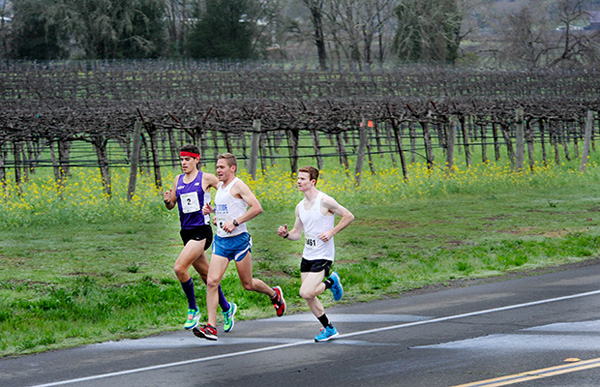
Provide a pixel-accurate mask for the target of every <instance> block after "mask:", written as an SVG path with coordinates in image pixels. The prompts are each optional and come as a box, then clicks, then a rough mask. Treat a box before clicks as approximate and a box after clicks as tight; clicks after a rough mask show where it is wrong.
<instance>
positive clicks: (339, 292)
mask: <svg viewBox="0 0 600 387" xmlns="http://www.w3.org/2000/svg"><path fill="white" fill-rule="evenodd" d="M329 278H330V279H331V280H332V281H333V285H331V292H332V293H333V299H334V300H336V301H339V300H341V299H342V296H343V295H344V288H343V287H342V283H341V282H340V276H339V275H338V273H337V272H335V271H334V272H333V273H331V275H330V276H329Z"/></svg>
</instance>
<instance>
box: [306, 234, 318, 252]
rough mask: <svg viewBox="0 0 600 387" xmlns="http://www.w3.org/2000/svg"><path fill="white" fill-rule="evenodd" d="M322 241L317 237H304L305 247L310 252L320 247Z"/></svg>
mask: <svg viewBox="0 0 600 387" xmlns="http://www.w3.org/2000/svg"><path fill="white" fill-rule="evenodd" d="M319 241H320V239H319V238H317V237H316V236H315V235H305V237H304V247H305V248H307V249H309V250H315V249H316V248H317V246H318V243H319Z"/></svg>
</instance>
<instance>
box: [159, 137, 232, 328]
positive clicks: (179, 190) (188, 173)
mask: <svg viewBox="0 0 600 387" xmlns="http://www.w3.org/2000/svg"><path fill="white" fill-rule="evenodd" d="M180 159H181V167H182V169H183V172H184V173H183V174H181V175H179V176H177V177H176V178H175V181H174V182H173V187H172V188H171V189H170V190H169V191H167V192H165V193H164V202H165V206H166V207H167V209H169V210H171V209H173V208H174V207H175V205H177V207H178V209H179V220H180V223H181V231H180V235H181V240H182V241H183V245H184V247H183V250H182V251H181V253H180V254H179V257H178V258H177V260H176V261H175V266H174V270H175V274H176V275H177V279H178V280H179V282H180V283H181V287H182V289H183V292H184V293H185V295H186V298H187V301H188V315H187V319H186V322H185V324H184V328H185V329H193V328H195V327H196V326H197V325H198V321H199V319H200V311H199V309H198V306H197V304H196V294H195V290H194V281H193V280H192V277H191V276H190V275H189V274H188V270H189V268H190V266H194V269H196V271H197V272H198V273H199V274H200V277H201V278H202V281H203V282H204V283H206V278H207V275H208V258H207V257H206V250H207V249H208V248H209V247H210V245H211V242H212V239H213V232H212V228H211V226H210V224H209V221H210V217H209V216H208V215H204V214H203V213H202V207H204V204H205V203H210V200H211V197H210V188H211V187H214V188H216V186H217V183H218V179H217V178H216V176H215V175H212V174H210V173H203V172H201V171H199V170H198V162H199V161H200V153H199V150H198V147H196V146H194V145H185V146H183V147H182V148H181V152H180ZM218 294H219V305H220V306H221V310H223V317H224V321H225V323H224V329H225V331H226V332H228V331H230V330H231V329H232V328H233V325H234V319H233V318H234V315H235V313H236V311H237V305H236V304H235V303H233V302H231V303H229V302H227V299H226V298H225V295H223V292H222V291H221V288H220V287H219V289H218Z"/></svg>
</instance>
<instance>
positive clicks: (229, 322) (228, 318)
mask: <svg viewBox="0 0 600 387" xmlns="http://www.w3.org/2000/svg"><path fill="white" fill-rule="evenodd" d="M235 312H237V305H236V304H235V303H234V302H230V303H229V310H228V311H227V312H222V313H223V320H225V322H224V323H223V330H224V331H225V332H229V331H230V330H232V329H233V325H234V324H235V321H233V316H235Z"/></svg>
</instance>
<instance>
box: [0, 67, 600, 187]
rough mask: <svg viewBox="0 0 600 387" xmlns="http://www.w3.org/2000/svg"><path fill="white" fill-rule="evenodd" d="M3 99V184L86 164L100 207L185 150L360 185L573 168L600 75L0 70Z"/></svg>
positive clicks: (598, 100) (593, 124) (590, 125)
mask: <svg viewBox="0 0 600 387" xmlns="http://www.w3.org/2000/svg"><path fill="white" fill-rule="evenodd" d="M0 89H1V94H0V101H1V104H2V108H1V109H0V181H4V180H5V179H6V177H7V171H8V170H13V171H14V176H15V179H16V182H17V184H20V182H21V181H23V180H26V179H27V178H28V174H29V173H31V172H32V171H35V169H36V168H40V167H51V168H53V169H54V175H55V178H56V180H57V181H62V180H63V179H64V178H65V177H66V176H67V175H68V174H69V169H70V168H71V167H74V166H89V167H92V166H93V167H97V168H99V169H100V171H101V175H102V179H103V182H104V185H105V188H106V192H107V194H109V195H110V186H111V184H110V169H111V167H114V166H131V165H132V164H133V165H134V166H135V168H136V169H137V168H140V169H145V170H147V171H148V172H150V171H151V173H153V174H154V178H155V182H156V185H157V186H161V185H162V184H163V183H162V178H161V168H163V167H173V166H177V164H178V154H177V149H178V148H179V147H180V146H181V145H183V144H185V143H190V142H192V143H195V144H197V145H199V147H200V148H201V151H202V153H203V162H204V163H207V164H208V163H211V162H213V161H214V160H215V159H216V155H217V154H218V153H221V152H224V151H229V152H232V153H234V154H236V155H237V156H238V157H239V158H240V159H241V160H243V161H244V162H245V163H246V167H247V168H248V170H249V171H250V172H251V173H252V174H253V175H254V174H255V173H256V171H257V169H258V168H262V169H265V168H266V167H267V166H268V165H270V164H273V163H274V162H275V161H276V160H277V159H280V158H282V159H288V160H289V162H290V171H291V172H295V171H296V170H297V168H298V167H299V166H300V165H299V161H300V160H302V161H303V162H304V163H307V164H308V163H310V164H315V165H316V166H318V167H322V166H323V163H324V159H326V158H331V159H334V160H336V162H338V161H339V163H341V164H342V165H343V166H345V167H346V169H348V168H349V165H350V163H349V158H350V159H352V160H354V163H353V168H354V170H352V172H353V173H356V176H360V174H361V173H362V171H363V168H364V167H363V165H367V166H368V167H369V168H371V170H372V171H373V169H374V168H375V166H374V165H375V163H374V162H373V158H374V157H375V156H379V157H386V158H387V160H389V162H390V163H393V164H394V165H397V166H399V167H401V168H402V170H403V173H404V178H405V179H410V176H408V175H407V173H406V170H407V169H406V164H407V163H414V162H415V158H422V159H423V160H424V161H426V163H427V165H428V166H429V167H433V166H434V165H437V166H441V167H447V166H448V165H451V164H452V162H453V160H454V157H456V154H455V153H454V148H458V149H460V151H461V154H462V156H461V157H464V160H465V163H466V165H467V166H468V165H471V163H473V162H486V161H488V160H498V159H500V158H501V157H508V158H509V159H510V160H511V165H512V166H513V168H514V169H520V168H524V167H527V166H524V162H525V161H524V155H525V154H527V155H528V164H529V165H528V167H529V168H533V167H534V164H535V157H537V156H535V155H534V149H535V150H536V154H537V155H540V156H539V157H541V160H540V161H541V162H543V163H552V162H560V160H561V159H563V158H564V159H567V160H571V159H576V158H579V157H582V155H585V152H587V150H588V149H590V146H588V148H587V149H586V148H585V147H584V151H583V152H582V151H581V149H582V146H583V144H584V140H587V142H588V144H591V149H592V150H593V149H594V133H598V129H599V128H598V120H596V119H595V116H596V115H597V112H598V111H599V110H600V74H598V73H597V72H576V71H573V72H565V71H560V72H559V71H544V72H495V71H494V72H492V71H489V72H486V71H475V70H465V69H462V70H457V69H448V68H434V67H418V68H415V67H408V68H398V69H396V70H394V71H374V72H369V73H365V72H352V71H347V72H320V71H314V70H308V69H306V68H295V67H289V66H283V65H266V64H265V65H259V64H254V65H251V66H250V65H242V64H233V63H230V64H206V63H198V62H174V63H172V62H151V61H146V62H65V63H43V64H39V63H38V64H35V63H21V62H4V63H2V64H0ZM136 123H137V124H136ZM586 131H587V139H586ZM137 140H141V141H137ZM442 152H443V154H444V155H445V157H444V158H441V157H439V156H435V155H436V154H437V155H439V154H442ZM525 152H526V153H525ZM436 157H437V159H436ZM584 157H585V156H584ZM363 160H364V164H363ZM138 162H139V164H138ZM357 183H358V177H357Z"/></svg>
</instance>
